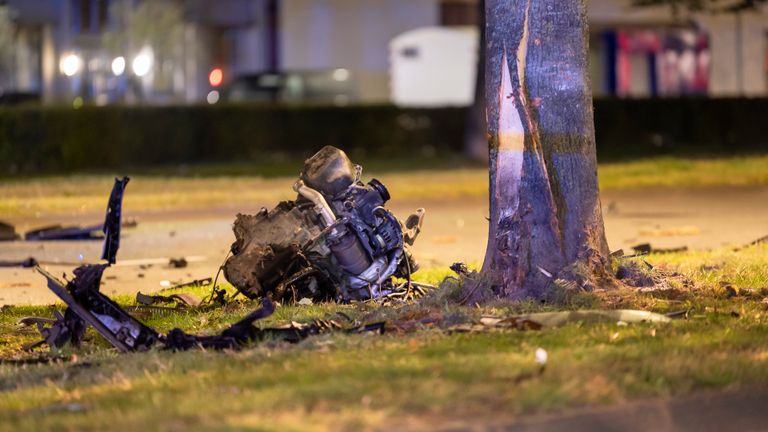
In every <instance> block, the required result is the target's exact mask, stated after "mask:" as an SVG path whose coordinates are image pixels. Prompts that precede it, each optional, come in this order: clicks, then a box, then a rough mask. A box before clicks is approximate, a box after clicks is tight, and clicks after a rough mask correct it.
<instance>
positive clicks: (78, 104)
mask: <svg viewBox="0 0 768 432" xmlns="http://www.w3.org/2000/svg"><path fill="white" fill-rule="evenodd" d="M82 107H83V98H82V97H80V96H78V97H76V98H74V99H72V108H74V109H78V108H82ZM81 256H82V255H81ZM80 261H82V259H80Z"/></svg>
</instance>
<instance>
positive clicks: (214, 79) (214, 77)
mask: <svg viewBox="0 0 768 432" xmlns="http://www.w3.org/2000/svg"><path fill="white" fill-rule="evenodd" d="M222 81H224V72H223V71H222V70H221V68H213V69H212V70H211V73H209V74H208V82H209V83H211V85H212V86H213V87H218V86H220V85H221V83H222Z"/></svg>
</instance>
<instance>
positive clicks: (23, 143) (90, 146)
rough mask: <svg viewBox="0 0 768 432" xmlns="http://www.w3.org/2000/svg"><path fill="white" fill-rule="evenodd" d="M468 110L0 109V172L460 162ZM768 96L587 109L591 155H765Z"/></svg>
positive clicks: (601, 104)
mask: <svg viewBox="0 0 768 432" xmlns="http://www.w3.org/2000/svg"><path fill="white" fill-rule="evenodd" d="M466 116H467V114H466V109H463V108H437V109H399V108H396V107H393V106H354V107H291V106H264V105H260V106H257V105H253V106H250V105H238V106H235V105H233V106H226V105H225V106H215V107H208V106H182V107H120V106H110V107H102V108H97V107H84V108H81V109H77V110H75V109H71V108H64V107H45V106H26V107H19V108H3V109H0V174H5V175H8V174H13V173H32V172H34V173H41V172H71V171H77V170H89V169H109V168H119V167H129V166H150V165H164V164H177V163H201V162H227V161H249V160H254V161H258V160H262V159H263V158H264V157H265V155H271V154H275V153H280V154H289V155H294V154H295V155H304V156H305V155H307V154H308V153H310V152H312V151H314V150H316V149H318V148H319V147H320V146H322V145H326V144H333V145H337V146H341V147H343V148H344V149H346V150H348V151H350V152H351V153H353V154H355V155H357V156H358V157H359V156H360V155H361V154H364V155H366V156H374V157H375V156H404V155H408V154H414V153H415V154H422V153H435V152H437V153H448V152H450V153H458V152H461V150H462V145H463V138H464V128H465V123H466ZM766 119H768V99H650V100H625V99H612V100H597V101H595V123H596V136H597V144H598V156H599V157H600V158H603V159H604V158H620V157H636V156H648V155H654V154H659V153H673V154H675V153H723V152H732V151H738V152H755V151H765V150H768V145H766V144H767V143H768V138H767V137H766V133H765V132H766V131H767V130H768V127H766V122H767V120H766Z"/></svg>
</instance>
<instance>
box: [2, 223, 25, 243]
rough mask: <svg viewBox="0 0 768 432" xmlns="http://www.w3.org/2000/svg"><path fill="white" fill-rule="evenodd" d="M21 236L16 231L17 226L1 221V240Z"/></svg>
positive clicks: (9, 239) (11, 239) (16, 238)
mask: <svg viewBox="0 0 768 432" xmlns="http://www.w3.org/2000/svg"><path fill="white" fill-rule="evenodd" d="M20 238H21V237H19V235H18V234H17V233H16V227H14V226H13V225H11V224H9V223H6V222H3V221H0V241H14V240H18V239H20Z"/></svg>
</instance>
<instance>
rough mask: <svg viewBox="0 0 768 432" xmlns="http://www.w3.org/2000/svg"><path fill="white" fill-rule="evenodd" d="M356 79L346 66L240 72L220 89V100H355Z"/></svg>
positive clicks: (339, 102)
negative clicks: (239, 74)
mask: <svg viewBox="0 0 768 432" xmlns="http://www.w3.org/2000/svg"><path fill="white" fill-rule="evenodd" d="M355 86H356V85H355V80H354V77H353V76H352V74H351V72H350V71H349V70H348V69H343V68H339V69H328V70H313V71H283V72H278V73H259V74H249V75H241V76H239V77H237V78H234V79H233V80H232V81H231V82H230V83H229V84H228V85H227V86H226V87H225V88H224V89H223V90H222V94H221V99H220V101H222V102H233V103H240V102H312V103H323V104H324V103H327V104H334V105H346V104H348V103H351V102H355V101H356V98H357V95H356V89H355Z"/></svg>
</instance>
